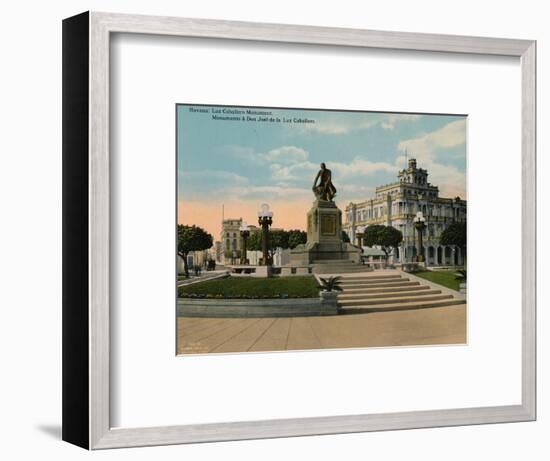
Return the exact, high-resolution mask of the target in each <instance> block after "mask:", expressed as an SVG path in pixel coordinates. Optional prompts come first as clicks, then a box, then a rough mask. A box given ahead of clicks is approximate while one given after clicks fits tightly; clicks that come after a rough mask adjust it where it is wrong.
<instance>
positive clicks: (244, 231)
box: [239, 221, 250, 265]
mask: <svg viewBox="0 0 550 461" xmlns="http://www.w3.org/2000/svg"><path fill="white" fill-rule="evenodd" d="M239 231H240V233H241V237H242V239H243V246H242V248H241V264H243V265H244V264H248V259H247V258H246V243H247V240H248V237H249V236H250V230H249V229H248V224H246V223H245V222H244V221H243V223H242V224H241V227H240V228H239Z"/></svg>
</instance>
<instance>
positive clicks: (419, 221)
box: [413, 211, 426, 263]
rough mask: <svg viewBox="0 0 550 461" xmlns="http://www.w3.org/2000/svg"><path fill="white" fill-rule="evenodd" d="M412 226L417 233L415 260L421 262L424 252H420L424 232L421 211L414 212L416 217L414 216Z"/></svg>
mask: <svg viewBox="0 0 550 461" xmlns="http://www.w3.org/2000/svg"><path fill="white" fill-rule="evenodd" d="M413 221H414V227H415V228H416V230H417V233H418V240H417V246H416V261H417V262H419V263H421V262H424V254H423V252H422V246H423V245H422V233H423V232H424V229H426V219H424V216H423V215H422V212H421V211H419V212H418V213H416V217H415V218H414V220H413Z"/></svg>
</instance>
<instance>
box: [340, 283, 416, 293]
mask: <svg viewBox="0 0 550 461" xmlns="http://www.w3.org/2000/svg"><path fill="white" fill-rule="evenodd" d="M416 285H420V282H409V281H405V282H390V283H369V284H346V283H342V284H341V287H342V288H343V289H344V291H345V290H346V289H347V288H361V287H363V288H392V287H395V288H398V287H412V286H416Z"/></svg>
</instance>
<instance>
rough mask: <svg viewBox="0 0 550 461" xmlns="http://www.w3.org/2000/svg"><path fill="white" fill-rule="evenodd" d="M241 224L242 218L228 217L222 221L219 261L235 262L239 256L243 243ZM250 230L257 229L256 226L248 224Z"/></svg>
mask: <svg viewBox="0 0 550 461" xmlns="http://www.w3.org/2000/svg"><path fill="white" fill-rule="evenodd" d="M242 224H243V218H238V219H237V218H228V219H224V220H223V221H222V230H221V233H220V243H221V248H220V256H221V258H220V260H219V261H220V262H222V263H225V262H226V261H227V263H228V264H229V263H235V262H237V258H239V257H240V254H241V248H242V245H243V242H242V237H241V234H240V229H241V226H242ZM248 229H249V230H250V232H254V231H256V230H258V227H257V226H253V225H250V224H249V225H248Z"/></svg>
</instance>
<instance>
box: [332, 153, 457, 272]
mask: <svg viewBox="0 0 550 461" xmlns="http://www.w3.org/2000/svg"><path fill="white" fill-rule="evenodd" d="M418 211H422V214H423V215H424V218H425V219H426V229H425V230H424V235H423V237H424V242H423V243H424V253H425V254H424V256H425V258H426V263H427V264H428V265H453V264H464V256H465V255H463V254H461V250H460V248H457V247H454V246H444V245H441V244H440V238H441V233H442V232H443V231H444V230H445V229H446V228H447V227H448V226H449V225H450V224H451V223H453V222H465V221H466V200H462V199H460V197H456V198H443V197H440V196H439V188H438V187H437V186H434V185H432V184H430V183H429V182H428V171H427V170H424V169H422V168H417V166H416V160H415V159H410V160H409V163H408V168H406V169H404V170H401V171H400V172H399V174H398V181H397V182H394V183H391V184H386V185H383V186H379V187H377V188H376V192H375V197H373V198H371V199H368V200H365V201H363V202H359V203H350V204H349V205H348V206H347V207H346V218H345V220H346V222H345V224H344V225H343V229H344V232H346V233H347V235H348V236H349V238H350V240H351V241H352V242H353V243H355V244H357V242H358V238H357V233H358V232H362V231H364V230H365V229H366V228H367V227H368V226H370V225H372V224H383V225H386V226H393V227H395V228H396V229H399V230H400V231H401V232H402V233H403V242H402V243H401V247H400V248H397V249H396V250H395V252H394V254H393V255H392V256H393V262H394V263H403V262H411V261H413V258H414V257H415V256H416V241H417V235H416V229H415V227H414V223H413V219H414V218H415V216H416V213H417V212H418Z"/></svg>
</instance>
